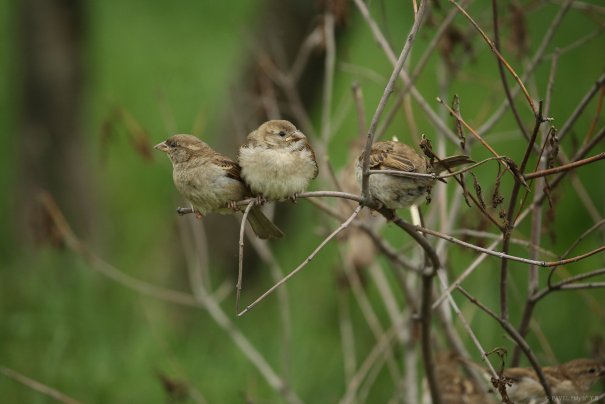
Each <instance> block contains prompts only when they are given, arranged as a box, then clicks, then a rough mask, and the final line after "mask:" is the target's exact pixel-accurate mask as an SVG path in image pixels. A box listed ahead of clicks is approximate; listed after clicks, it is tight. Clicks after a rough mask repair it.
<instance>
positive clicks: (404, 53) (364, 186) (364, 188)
mask: <svg viewBox="0 0 605 404" xmlns="http://www.w3.org/2000/svg"><path fill="white" fill-rule="evenodd" d="M427 1H428V0H422V2H421V3H420V8H419V10H418V13H417V14H416V19H415V21H414V24H413V25H412V28H411V29H410V32H409V34H408V36H407V39H406V41H405V44H404V45H403V49H402V50H401V54H400V55H399V59H397V63H395V68H394V69H393V72H392V73H391V77H390V78H389V81H388V82H387V85H386V87H385V89H384V92H383V94H382V97H381V98H380V101H379V102H378V106H377V107H376V111H375V112H374V116H373V117H372V120H371V121H370V127H369V129H368V138H367V141H366V145H365V148H364V151H363V156H364V157H363V163H362V173H363V177H362V181H361V194H362V195H363V197H364V200H370V194H369V190H368V185H369V179H370V177H369V173H368V171H369V167H370V149H371V148H372V144H373V143H374V136H375V135H376V126H377V125H378V120H379V119H380V117H381V115H382V113H383V111H384V108H385V106H386V103H387V101H388V99H389V96H390V95H391V93H392V92H393V88H394V87H395V81H397V77H399V73H400V72H401V70H402V69H403V65H404V64H405V62H406V60H407V58H408V55H409V54H410V50H411V49H412V44H413V43H414V39H415V38H416V33H417V32H418V29H419V28H420V24H421V23H422V21H423V19H424V14H425V12H426V8H427ZM355 2H356V3H357V4H358V6H359V3H361V0H355ZM362 4H363V3H362Z"/></svg>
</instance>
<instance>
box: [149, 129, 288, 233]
mask: <svg viewBox="0 0 605 404" xmlns="http://www.w3.org/2000/svg"><path fill="white" fill-rule="evenodd" d="M155 148H156V149H158V150H160V151H163V152H164V153H166V154H167V155H168V157H169V158H170V161H171V162H172V168H173V169H172V179H173V180H174V185H175V186H176V189H177V190H178V191H179V192H180V193H181V195H182V196H183V197H185V199H187V200H188V201H189V202H190V203H191V205H192V206H193V208H194V210H195V213H196V216H197V217H199V218H201V217H202V216H203V215H205V214H207V213H220V214H229V213H233V212H234V211H235V210H237V209H238V208H237V206H236V205H235V202H237V201H240V200H242V199H245V198H246V197H249V196H251V192H250V190H249V189H248V188H247V187H246V185H245V184H244V183H243V181H242V179H241V177H240V167H239V166H238V165H237V163H236V162H235V161H233V160H231V159H230V158H229V157H227V156H224V155H222V154H220V153H218V152H216V151H214V150H213V149H212V148H211V147H210V146H208V145H207V144H206V143H205V142H203V141H201V140H200V139H198V138H197V137H195V136H191V135H174V136H171V137H169V138H168V139H166V140H165V141H163V142H161V143H159V144H157V145H156V146H155ZM248 223H250V226H252V230H254V232H255V233H256V235H257V236H258V237H259V238H262V239H267V238H279V237H282V236H283V233H282V232H281V230H280V229H278V228H277V227H276V226H275V225H274V224H273V223H272V222H271V221H270V220H269V219H268V218H267V217H266V216H265V215H264V214H263V212H262V211H261V210H260V207H259V206H254V207H253V208H252V209H251V210H250V213H249V215H248Z"/></svg>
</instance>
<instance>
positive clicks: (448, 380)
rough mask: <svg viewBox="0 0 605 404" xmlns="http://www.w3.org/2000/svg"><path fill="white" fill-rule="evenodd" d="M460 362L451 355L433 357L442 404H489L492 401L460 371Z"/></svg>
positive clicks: (442, 354)
mask: <svg viewBox="0 0 605 404" xmlns="http://www.w3.org/2000/svg"><path fill="white" fill-rule="evenodd" d="M461 363H462V360H461V359H459V358H458V357H457V356H456V355H455V354H453V353H447V352H442V353H439V354H437V355H436V356H435V376H436V378H437V383H438V386H439V391H440V393H441V401H442V402H443V403H444V404H490V403H492V402H493V400H492V399H491V398H490V397H489V396H487V395H486V394H485V393H483V391H482V390H481V388H480V387H479V386H477V385H476V384H475V382H473V380H471V379H470V378H468V377H467V376H466V375H465V374H464V372H463V371H462V369H461Z"/></svg>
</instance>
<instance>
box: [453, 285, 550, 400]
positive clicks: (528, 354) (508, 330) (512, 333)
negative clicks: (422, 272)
mask: <svg viewBox="0 0 605 404" xmlns="http://www.w3.org/2000/svg"><path fill="white" fill-rule="evenodd" d="M458 290H459V291H460V292H462V294H463V295H464V296H465V297H466V298H467V299H468V300H469V301H470V302H471V303H473V304H475V305H476V306H477V307H479V308H480V309H481V310H483V311H484V312H485V313H487V314H488V315H489V316H490V317H492V318H493V319H494V320H496V321H497V322H498V323H500V326H502V328H503V329H504V331H506V333H507V334H508V335H510V336H511V338H512V339H513V340H514V341H515V342H516V343H517V345H518V346H519V347H520V348H521V350H522V351H523V353H524V354H525V356H526V357H527V359H528V360H529V362H530V363H531V365H532V367H533V369H534V371H535V372H536V375H537V376H538V379H539V381H540V384H541V385H542V388H543V389H544V394H545V396H546V398H547V400H548V402H549V403H552V404H554V398H553V395H552V390H551V388H550V384H549V383H548V380H546V376H545V375H544V372H543V371H542V367H541V366H540V364H539V363H538V360H537V358H536V356H535V354H534V353H533V351H532V349H531V348H530V346H529V345H528V344H527V342H526V341H525V340H524V339H523V337H522V336H521V335H519V333H518V332H517V330H515V328H514V327H513V326H512V325H511V324H510V323H509V322H508V320H506V319H503V318H501V317H500V316H498V315H497V314H496V313H494V312H493V311H492V310H490V309H489V308H488V307H487V306H485V305H484V304H483V303H481V302H480V301H479V300H477V299H476V298H475V297H473V296H472V295H471V294H469V293H468V292H467V291H466V290H464V289H463V288H462V287H458Z"/></svg>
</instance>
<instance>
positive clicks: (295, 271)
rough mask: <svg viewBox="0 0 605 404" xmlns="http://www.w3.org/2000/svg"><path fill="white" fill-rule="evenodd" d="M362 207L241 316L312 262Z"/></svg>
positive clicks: (358, 207)
mask: <svg viewBox="0 0 605 404" xmlns="http://www.w3.org/2000/svg"><path fill="white" fill-rule="evenodd" d="M299 196H300V195H299ZM362 208H363V207H362V206H361V205H359V206H357V208H356V209H355V211H354V212H353V214H351V216H350V217H349V218H348V219H347V220H346V221H345V222H343V223H342V224H341V225H340V226H339V227H338V228H337V229H336V230H334V231H333V232H332V233H330V235H329V236H328V237H326V238H325V239H324V241H322V242H321V243H320V244H319V246H318V247H317V248H316V249H315V250H313V252H312V253H311V254H310V255H309V256H308V257H307V258H306V259H305V260H304V261H303V262H302V263H301V264H300V265H299V266H298V267H296V268H295V269H294V270H293V271H292V272H290V273H289V274H288V275H286V276H284V277H283V279H282V280H281V281H279V282H277V283H276V284H275V285H273V286H272V287H271V288H269V290H267V291H266V292H265V293H263V294H262V295H261V296H260V297H258V298H257V299H256V300H255V301H253V302H252V303H250V304H249V305H248V306H246V308H245V309H244V310H242V311H241V312H240V313H238V316H240V317H241V316H242V315H244V314H246V313H247V312H248V311H250V310H251V309H252V308H253V307H254V306H256V305H257V304H258V303H260V302H261V301H262V300H263V299H264V298H265V297H267V296H268V295H270V294H271V293H272V292H273V291H274V290H275V289H277V288H278V287H279V286H281V285H283V284H284V283H286V282H287V281H288V279H290V278H291V277H293V276H294V275H296V274H297V273H298V272H299V271H300V270H301V269H303V268H304V267H305V266H306V265H307V264H308V263H309V262H311V260H312V259H313V258H315V256H316V255H317V253H318V252H319V251H321V249H322V248H323V247H324V246H325V245H326V244H328V242H329V241H330V240H332V239H333V238H334V237H335V236H336V235H337V234H338V233H340V232H341V231H343V230H344V229H346V228H347V227H348V226H349V224H351V222H352V221H353V220H354V219H355V218H356V217H357V215H358V214H359V211H361V209H362Z"/></svg>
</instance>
